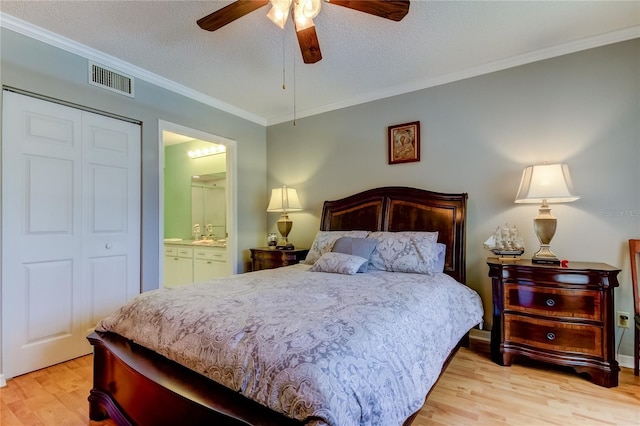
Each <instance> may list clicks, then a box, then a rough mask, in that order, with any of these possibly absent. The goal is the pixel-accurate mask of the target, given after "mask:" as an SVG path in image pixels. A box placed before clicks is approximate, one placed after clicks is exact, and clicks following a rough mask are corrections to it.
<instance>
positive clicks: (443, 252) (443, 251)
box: [433, 243, 447, 272]
mask: <svg viewBox="0 0 640 426" xmlns="http://www.w3.org/2000/svg"><path fill="white" fill-rule="evenodd" d="M446 257H447V246H446V245H445V244H442V243H436V264H435V266H434V271H433V272H444V262H445V260H446Z"/></svg>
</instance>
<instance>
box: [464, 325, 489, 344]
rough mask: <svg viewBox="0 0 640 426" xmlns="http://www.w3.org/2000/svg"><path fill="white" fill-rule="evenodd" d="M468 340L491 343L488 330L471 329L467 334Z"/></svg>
mask: <svg viewBox="0 0 640 426" xmlns="http://www.w3.org/2000/svg"><path fill="white" fill-rule="evenodd" d="M469 339H474V340H480V341H482V342H491V332H490V331H489V330H478V329H477V328H472V329H471V331H470V332H469Z"/></svg>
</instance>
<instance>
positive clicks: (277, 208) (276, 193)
mask: <svg viewBox="0 0 640 426" xmlns="http://www.w3.org/2000/svg"><path fill="white" fill-rule="evenodd" d="M299 210H302V205H301V204H300V200H299V199H298V193H297V192H296V190H295V189H293V188H288V187H286V186H283V187H282V188H274V189H272V190H271V199H270V200H269V206H268V207H267V211H268V212H293V211H299Z"/></svg>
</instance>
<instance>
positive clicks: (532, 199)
mask: <svg viewBox="0 0 640 426" xmlns="http://www.w3.org/2000/svg"><path fill="white" fill-rule="evenodd" d="M578 198H580V197H579V196H577V195H575V194H574V190H573V183H572V182H571V176H570V175H569V167H568V166H567V165H566V164H560V163H558V164H546V163H543V164H537V165H533V166H527V167H525V168H524V171H523V172H522V179H521V180H520V187H519V188H518V194H517V195H516V200H515V202H516V203H542V205H541V206H540V209H539V210H538V217H536V218H535V219H534V220H533V229H534V230H535V232H536V235H537V236H538V240H539V241H540V249H539V250H538V251H537V252H536V253H535V254H534V255H533V257H532V258H531V261H532V262H533V263H538V264H548V265H559V264H560V260H559V259H558V258H557V257H556V255H555V254H553V252H552V251H551V249H550V244H551V239H552V238H553V235H554V234H555V233H556V225H557V222H558V220H557V219H556V218H555V217H554V216H553V215H551V208H550V207H549V203H568V202H571V201H575V200H577V199H578Z"/></svg>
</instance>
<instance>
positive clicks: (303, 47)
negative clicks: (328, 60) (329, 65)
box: [296, 25, 322, 64]
mask: <svg viewBox="0 0 640 426" xmlns="http://www.w3.org/2000/svg"><path fill="white" fill-rule="evenodd" d="M296 35H297V36H298V44H299V45H300V51H301V52H302V59H303V60H304V63H305V64H315V63H316V62H318V61H319V60H320V59H322V53H321V52H320V44H319V43H318V35H317V34H316V27H315V26H314V25H311V26H310V27H309V28H305V29H304V30H300V31H296Z"/></svg>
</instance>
